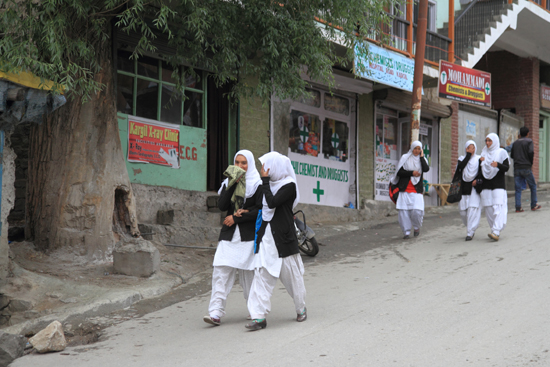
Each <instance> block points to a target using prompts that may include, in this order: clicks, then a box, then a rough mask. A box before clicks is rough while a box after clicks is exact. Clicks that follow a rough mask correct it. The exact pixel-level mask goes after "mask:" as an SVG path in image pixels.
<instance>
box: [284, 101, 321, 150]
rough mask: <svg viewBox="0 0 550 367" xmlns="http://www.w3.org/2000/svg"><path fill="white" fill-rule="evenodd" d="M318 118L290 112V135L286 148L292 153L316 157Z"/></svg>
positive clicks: (318, 146)
mask: <svg viewBox="0 0 550 367" xmlns="http://www.w3.org/2000/svg"><path fill="white" fill-rule="evenodd" d="M319 125H320V120H319V116H317V115H313V114H310V113H305V112H300V111H294V110H293V111H291V112H290V134H289V141H288V146H289V147H290V150H291V151H292V152H294V153H300V154H305V155H311V156H313V157H317V156H318V155H319V151H320V143H321V142H320V139H319V136H320V126H319Z"/></svg>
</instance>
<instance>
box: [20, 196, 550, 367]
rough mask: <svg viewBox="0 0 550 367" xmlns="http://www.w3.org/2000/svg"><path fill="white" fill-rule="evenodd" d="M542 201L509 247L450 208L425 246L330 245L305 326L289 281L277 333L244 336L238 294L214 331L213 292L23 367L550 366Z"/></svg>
mask: <svg viewBox="0 0 550 367" xmlns="http://www.w3.org/2000/svg"><path fill="white" fill-rule="evenodd" d="M527 195H528V193H527ZM524 196H525V193H524ZM510 199H512V200H513V198H510ZM539 203H541V204H542V205H543V209H542V210H541V211H539V212H534V213H533V212H531V211H526V212H525V213H521V214H515V213H513V210H512V211H510V212H509V214H508V226H507V227H506V229H505V230H504V231H503V233H502V236H501V240H500V241H499V242H492V241H490V240H489V239H488V238H487V233H489V230H488V226H487V223H486V220H485V217H484V216H483V217H482V223H481V226H480V228H479V229H478V231H477V234H476V237H475V238H474V240H473V241H471V242H465V241H464V237H465V235H466V233H465V229H464V227H463V226H462V225H461V222H460V219H459V216H458V213H457V212H456V211H449V210H442V211H441V213H439V214H432V215H430V216H427V217H426V218H425V226H424V228H423V230H422V234H421V236H420V237H419V238H418V239H413V240H408V241H404V240H402V239H401V235H400V233H399V228H398V226H397V224H396V223H386V224H379V225H376V226H374V227H371V228H366V229H363V230H358V231H354V232H350V233H345V231H341V232H340V233H337V234H336V236H334V237H330V238H327V239H325V240H323V241H322V242H323V243H325V244H326V245H327V246H324V247H322V248H321V253H320V254H319V256H318V257H316V258H313V259H311V258H308V259H304V260H305V263H306V276H305V281H306V287H307V290H308V296H307V303H308V311H309V318H308V320H307V321H306V322H304V323H297V322H295V321H294V318H295V314H294V310H293V308H294V307H293V304H292V301H291V299H290V297H288V295H287V294H286V292H285V291H284V288H283V287H282V285H281V284H280V283H279V286H278V287H277V288H276V291H275V294H274V296H273V300H272V301H273V305H272V306H273V307H272V309H273V311H272V313H271V314H270V315H269V317H268V326H267V329H265V330H261V331H257V332H248V331H246V329H245V328H244V324H245V323H246V320H245V317H246V316H247V314H248V313H247V309H246V306H245V303H244V299H243V297H242V291H241V289H240V287H239V286H235V288H234V290H233V292H232V293H231V295H230V297H229V299H228V307H227V313H228V315H227V316H226V317H225V318H224V319H223V320H222V322H223V324H222V326H220V327H210V326H208V325H207V324H205V323H204V322H203V321H202V316H203V315H205V314H206V313H207V307H208V301H209V297H210V293H209V292H205V290H206V288H205V287H204V284H202V286H198V288H197V290H198V291H197V293H198V295H197V296H194V297H189V299H187V300H186V301H183V302H179V303H176V304H174V305H171V306H169V307H166V308H163V309H161V310H158V311H155V312H152V313H148V314H145V315H143V316H141V317H137V318H136V317H134V318H132V319H131V320H128V321H124V322H121V323H119V324H117V325H114V326H112V327H110V328H107V329H106V330H105V332H104V334H103V336H102V337H101V339H100V341H99V342H98V343H95V344H92V345H89V346H80V347H74V348H68V349H67V350H65V352H64V353H62V354H61V353H56V354H49V355H29V356H26V357H23V358H20V359H18V360H16V361H15V362H14V363H13V364H12V366H14V367H24V366H25V367H27V366H33V367H42V366H52V367H59V366H90V367H91V366H93V367H97V366H101V367H108V366H228V367H230V366H257V365H261V366H289V365H293V366H376V367H380V366H400V367H401V366H419V367H425V366H437V367H439V366H445V367H449V366H457V367H458V366H467V365H472V366H498V367H503V366H550V351H549V350H550V333H549V330H550V306H549V303H550V240H549V236H550V230H549V226H550V203H549V197H548V195H547V194H546V193H540V194H539ZM392 221H395V218H393V219H392Z"/></svg>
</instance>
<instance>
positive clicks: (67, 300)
mask: <svg viewBox="0 0 550 367" xmlns="http://www.w3.org/2000/svg"><path fill="white" fill-rule="evenodd" d="M60 301H61V302H63V303H77V302H78V300H77V299H76V298H65V299H60Z"/></svg>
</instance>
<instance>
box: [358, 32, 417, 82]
mask: <svg viewBox="0 0 550 367" xmlns="http://www.w3.org/2000/svg"><path fill="white" fill-rule="evenodd" d="M368 50H369V51H368V55H365V54H363V53H361V52H360V51H359V48H356V49H355V62H356V63H357V64H358V65H361V66H363V67H364V68H365V69H366V72H361V73H359V76H361V77H363V78H365V79H369V80H372V81H375V82H378V83H381V84H385V85H389V86H391V87H394V88H398V89H402V90H406V91H408V92H412V89H413V82H414V59H410V58H408V57H405V56H402V55H400V54H398V53H397V52H393V51H388V50H387V49H385V48H382V47H379V46H376V45H373V44H371V43H369V48H368Z"/></svg>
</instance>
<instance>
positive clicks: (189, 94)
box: [116, 50, 206, 128]
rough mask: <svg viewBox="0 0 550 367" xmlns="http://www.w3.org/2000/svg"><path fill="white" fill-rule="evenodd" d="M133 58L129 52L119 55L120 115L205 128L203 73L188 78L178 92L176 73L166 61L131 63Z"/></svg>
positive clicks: (143, 59) (118, 53) (150, 59)
mask: <svg viewBox="0 0 550 367" xmlns="http://www.w3.org/2000/svg"><path fill="white" fill-rule="evenodd" d="M130 56H131V52H128V51H123V50H118V52H117V63H116V64H117V110H118V112H122V113H125V114H128V115H134V116H139V117H145V118H148V119H152V120H158V121H163V122H169V123H173V124H183V125H186V126H192V127H200V128H202V127H203V126H204V125H205V124H204V119H205V116H204V113H203V109H204V106H205V98H206V96H205V87H204V82H203V79H204V78H203V73H202V72H200V71H195V74H196V75H192V76H188V77H187V78H186V80H185V83H184V84H185V85H184V87H183V90H182V91H178V90H177V89H176V80H175V78H174V77H173V75H174V70H173V69H172V68H171V67H170V66H169V65H168V64H167V63H166V62H164V61H162V60H160V59H156V58H153V57H146V56H144V57H140V58H139V60H132V59H130ZM182 94H183V95H185V97H186V100H185V101H182V98H181V95H182Z"/></svg>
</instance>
